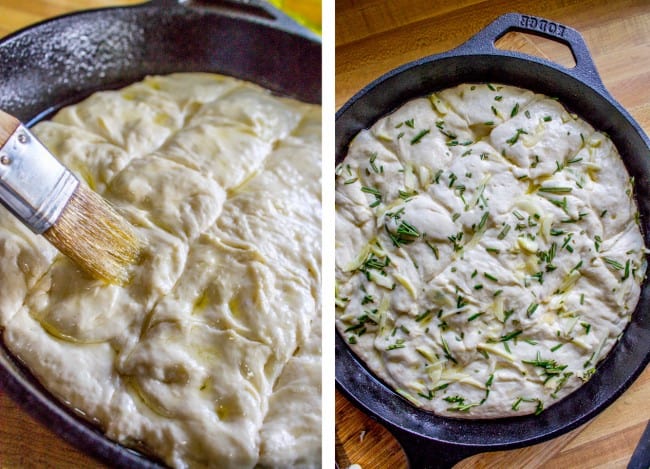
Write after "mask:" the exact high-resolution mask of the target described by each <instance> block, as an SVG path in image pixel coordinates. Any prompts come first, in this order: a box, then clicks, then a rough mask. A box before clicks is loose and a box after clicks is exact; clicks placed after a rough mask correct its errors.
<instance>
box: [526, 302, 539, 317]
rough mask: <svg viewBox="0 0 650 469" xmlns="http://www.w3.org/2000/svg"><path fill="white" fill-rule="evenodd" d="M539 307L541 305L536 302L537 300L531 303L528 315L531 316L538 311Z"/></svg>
mask: <svg viewBox="0 0 650 469" xmlns="http://www.w3.org/2000/svg"><path fill="white" fill-rule="evenodd" d="M538 307H539V304H538V303H535V302H533V303H531V304H530V305H529V306H528V309H526V316H527V317H531V316H532V315H533V314H535V311H537V308H538Z"/></svg>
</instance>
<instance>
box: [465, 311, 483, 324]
mask: <svg viewBox="0 0 650 469" xmlns="http://www.w3.org/2000/svg"><path fill="white" fill-rule="evenodd" d="M483 314H485V313H475V314H472V315H471V316H470V317H468V318H467V322H472V321H474V320H475V319H477V318H480V317H481V316H482V315H483Z"/></svg>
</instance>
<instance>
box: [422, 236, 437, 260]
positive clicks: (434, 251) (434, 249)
mask: <svg viewBox="0 0 650 469" xmlns="http://www.w3.org/2000/svg"><path fill="white" fill-rule="evenodd" d="M424 243H425V244H426V245H427V246H429V248H430V249H431V250H432V251H433V255H434V256H435V258H436V260H440V252H439V251H438V248H437V247H436V246H434V245H432V244H431V243H430V242H429V241H427V240H425V241H424Z"/></svg>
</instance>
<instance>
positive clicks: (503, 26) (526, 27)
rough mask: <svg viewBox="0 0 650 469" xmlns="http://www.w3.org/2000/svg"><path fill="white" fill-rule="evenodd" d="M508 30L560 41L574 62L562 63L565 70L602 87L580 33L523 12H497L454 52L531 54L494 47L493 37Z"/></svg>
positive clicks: (599, 87) (496, 38) (496, 37)
mask: <svg viewBox="0 0 650 469" xmlns="http://www.w3.org/2000/svg"><path fill="white" fill-rule="evenodd" d="M510 31H519V32H524V33H529V34H535V35H537V36H541V37H544V38H546V39H550V40H552V41H555V42H559V43H561V44H564V45H565V46H567V47H568V48H569V50H570V51H571V54H573V59H574V60H575V63H576V65H575V67H573V68H566V67H564V69H565V71H566V72H567V73H569V74H570V75H572V76H574V77H575V78H577V79H579V80H581V81H585V82H587V84H588V85H591V86H592V87H595V88H598V89H602V90H603V91H605V86H604V85H603V82H602V80H601V78H600V75H599V73H598V70H597V69H596V64H595V63H594V61H593V59H592V57H591V54H590V53H589V48H588V47H587V43H586V42H585V40H584V38H583V37H582V35H581V34H580V33H579V32H578V31H576V30H575V29H573V28H571V27H569V26H565V25H563V24H561V23H557V22H555V21H551V20H548V19H544V18H540V17H537V16H532V15H523V14H521V13H507V14H505V15H502V16H499V17H498V18H497V19H495V20H494V21H493V22H492V23H490V24H489V25H487V26H486V27H485V28H483V29H482V30H481V31H479V32H478V33H477V34H476V35H475V36H473V37H471V38H470V39H469V40H468V41H467V42H465V43H463V44H461V45H460V46H459V47H457V48H456V49H454V52H458V53H472V54H476V53H487V54H494V55H518V56H522V55H525V56H526V57H531V56H528V55H527V54H522V53H520V52H512V51H504V50H501V49H498V48H497V47H496V45H495V43H496V41H497V40H498V39H499V38H501V37H503V36H504V35H505V34H506V33H508V32H510ZM533 58H534V59H536V60H542V61H544V62H547V63H548V62H549V61H548V60H545V59H540V58H538V57H533Z"/></svg>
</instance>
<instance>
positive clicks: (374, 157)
mask: <svg viewBox="0 0 650 469" xmlns="http://www.w3.org/2000/svg"><path fill="white" fill-rule="evenodd" d="M633 186H634V181H633V180H632V179H631V178H630V177H629V175H628V173H627V171H626V169H625V166H624V165H623V162H622V160H621V158H620V156H619V154H618V152H617V150H616V148H615V147H614V145H613V143H612V142H611V140H610V139H609V138H608V137H607V136H606V135H604V134H603V133H601V132H598V131H596V130H594V129H593V128H592V127H591V126H590V125H589V124H588V123H587V122H585V121H584V120H582V119H581V118H579V117H578V116H576V115H574V114H571V113H569V112H568V111H567V110H566V109H565V108H564V107H563V106H562V105H561V104H560V103H559V102H557V100H554V99H551V98H549V97H546V96H542V95H539V94H535V93H533V92H531V91H528V90H524V89H521V88H516V87H512V86H501V85H492V84H464V85H459V86H457V87H454V88H450V89H446V90H443V91H441V92H438V93H435V94H433V95H431V96H429V97H425V98H419V99H415V100H412V101H410V102H408V103H406V104H405V105H403V106H402V107H400V108H399V109H397V110H396V111H394V112H393V113H391V114H390V115H387V116H385V117H383V118H382V119H380V120H379V121H378V122H376V123H375V124H374V125H373V126H372V127H371V128H370V129H367V130H364V131H361V132H360V133H359V134H358V135H356V137H355V138H354V139H353V141H352V142H351V143H350V145H349V151H348V154H347V156H346V157H345V159H344V160H343V162H342V163H341V164H340V165H339V166H338V167H337V180H336V286H337V297H336V303H337V314H336V322H337V329H338V331H339V333H340V334H341V335H342V337H343V338H344V340H346V341H347V342H348V343H349V345H350V347H352V349H353V350H354V351H355V352H356V353H357V354H358V355H359V356H360V357H361V358H362V359H363V360H364V361H365V362H366V363H367V365H368V367H369V368H370V369H371V370H372V371H373V372H375V373H376V374H377V375H378V376H379V377H380V378H381V379H383V380H384V381H385V382H386V383H387V384H388V385H389V386H391V387H392V388H393V389H394V390H396V392H398V393H399V394H400V395H401V396H403V397H404V398H405V399H408V400H409V401H410V402H412V403H413V404H414V405H416V406H419V407H422V408H424V409H427V410H431V411H433V412H435V413H437V414H440V415H446V416H453V417H461V418H493V417H501V416H512V415H520V414H530V413H539V412H541V411H543V409H545V408H547V407H548V406H550V405H552V404H553V403H555V402H557V401H558V400H560V399H562V398H563V397H564V396H566V395H568V394H569V393H571V392H572V391H574V390H575V389H577V388H578V387H579V386H580V385H581V384H582V383H584V382H586V381H587V380H588V379H589V378H590V377H591V375H592V374H593V373H594V371H595V366H596V364H597V363H598V362H599V361H600V360H601V359H603V358H604V357H605V356H606V355H607V353H608V351H609V350H610V349H611V348H612V346H613V345H614V344H615V343H616V341H617V339H618V338H619V337H620V335H621V333H622V332H623V330H624V328H625V326H626V325H627V323H628V322H629V320H630V316H631V314H632V313H633V311H634V309H635V307H636V304H637V302H638V298H639V294H640V286H639V285H640V283H641V282H642V280H643V278H644V276H645V271H646V260H645V254H646V248H645V247H644V242H643V237H642V235H641V232H640V228H639V223H638V216H639V214H638V211H637V207H636V204H635V201H634V198H633Z"/></svg>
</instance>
